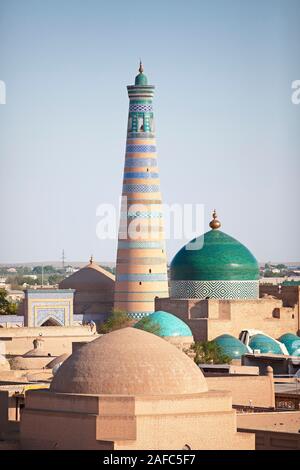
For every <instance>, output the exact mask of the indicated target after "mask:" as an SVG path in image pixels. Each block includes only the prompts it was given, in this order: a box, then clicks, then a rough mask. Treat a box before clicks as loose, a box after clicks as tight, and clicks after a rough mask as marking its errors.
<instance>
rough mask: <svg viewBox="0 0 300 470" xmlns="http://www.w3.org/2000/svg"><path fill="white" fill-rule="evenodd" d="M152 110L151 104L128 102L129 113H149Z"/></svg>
mask: <svg viewBox="0 0 300 470" xmlns="http://www.w3.org/2000/svg"><path fill="white" fill-rule="evenodd" d="M152 111H153V107H152V104H135V103H130V104H129V112H130V113H149V112H152Z"/></svg>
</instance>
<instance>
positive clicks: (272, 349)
mask: <svg viewBox="0 0 300 470" xmlns="http://www.w3.org/2000/svg"><path fill="white" fill-rule="evenodd" d="M249 346H250V348H251V349H253V350H254V349H259V350H260V352H261V353H262V354H282V351H281V349H280V346H279V344H278V343H276V341H275V340H274V339H272V338H269V337H268V336H265V335H262V334H257V335H254V336H252V338H251V339H250V341H249Z"/></svg>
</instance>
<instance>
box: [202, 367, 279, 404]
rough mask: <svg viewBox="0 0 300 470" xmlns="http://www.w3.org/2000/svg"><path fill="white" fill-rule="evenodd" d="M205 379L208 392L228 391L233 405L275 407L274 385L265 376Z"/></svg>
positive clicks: (227, 376)
mask: <svg viewBox="0 0 300 470" xmlns="http://www.w3.org/2000/svg"><path fill="white" fill-rule="evenodd" d="M205 378H206V381H207V384H208V388H209V390H228V391H230V392H231V393H232V404H233V405H246V406H253V407H260V408H274V407H275V392H274V384H273V380H272V378H271V377H269V376H267V375H265V376H263V375H260V376H259V375H258V376H255V375H254V376H253V375H251V376H247V375H243V376H241V375H224V376H219V377H207V376H206V377H205Z"/></svg>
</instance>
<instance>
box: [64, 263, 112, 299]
mask: <svg viewBox="0 0 300 470" xmlns="http://www.w3.org/2000/svg"><path fill="white" fill-rule="evenodd" d="M114 284H115V276H114V275H113V274H111V273H110V272H108V271H106V270H105V269H103V268H101V267H100V266H99V265H98V264H97V263H95V262H94V261H93V258H92V257H91V259H90V262H89V264H87V265H86V266H84V268H82V269H79V271H77V272H76V273H74V274H71V276H69V277H67V278H65V279H64V280H63V281H61V282H60V283H59V288H60V289H75V290H77V291H88V292H95V291H97V292H98V291H99V289H109V290H112V289H114Z"/></svg>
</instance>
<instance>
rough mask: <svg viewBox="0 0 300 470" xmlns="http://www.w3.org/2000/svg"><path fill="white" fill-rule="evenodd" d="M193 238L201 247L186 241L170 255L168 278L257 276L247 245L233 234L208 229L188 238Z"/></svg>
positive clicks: (255, 266)
mask: <svg viewBox="0 0 300 470" xmlns="http://www.w3.org/2000/svg"><path fill="white" fill-rule="evenodd" d="M195 241H197V243H199V244H200V246H202V248H199V249H194V250H193V249H188V248H187V249H186V247H188V245H189V244H187V245H185V246H184V247H183V248H181V250H180V251H179V252H178V253H177V254H176V255H175V257H174V258H173V260H172V263H171V271H170V274H171V280H181V281H183V280H189V281H216V280H219V281H222V280H224V281H231V280H239V281H243V280H248V281H250V280H258V279H259V266H258V263H257V260H256V259H255V257H254V256H253V255H252V253H251V252H250V251H249V250H248V248H246V247H245V246H244V245H242V243H240V242H239V241H237V240H236V239H235V238H233V237H231V236H229V235H227V234H226V233H224V232H222V231H221V230H210V231H209V232H206V233H205V234H204V235H201V236H200V237H198V238H197V239H194V240H192V242H195ZM190 243H191V242H190ZM194 246H195V245H194Z"/></svg>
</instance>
